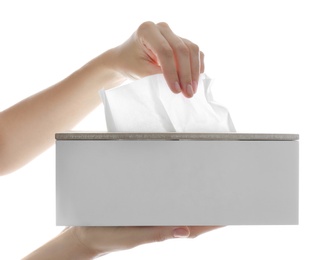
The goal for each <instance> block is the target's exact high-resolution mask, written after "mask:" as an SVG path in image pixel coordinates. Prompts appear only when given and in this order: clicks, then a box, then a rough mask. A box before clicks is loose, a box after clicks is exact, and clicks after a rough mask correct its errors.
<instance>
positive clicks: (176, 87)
mask: <svg viewBox="0 0 332 260" xmlns="http://www.w3.org/2000/svg"><path fill="white" fill-rule="evenodd" d="M174 88H175V91H176V92H177V93H180V92H181V87H180V84H179V82H177V81H176V82H175V83H174Z"/></svg>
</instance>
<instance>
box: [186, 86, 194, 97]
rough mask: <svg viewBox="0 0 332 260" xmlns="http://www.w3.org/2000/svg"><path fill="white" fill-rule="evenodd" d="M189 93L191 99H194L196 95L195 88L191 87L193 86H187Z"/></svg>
mask: <svg viewBox="0 0 332 260" xmlns="http://www.w3.org/2000/svg"><path fill="white" fill-rule="evenodd" d="M187 93H188V95H189V97H192V96H193V95H194V91H193V87H192V86H191V84H188V85H187Z"/></svg>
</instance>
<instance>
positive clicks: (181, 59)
mask: <svg viewBox="0 0 332 260" xmlns="http://www.w3.org/2000/svg"><path fill="white" fill-rule="evenodd" d="M112 51H113V52H114V53H115V62H113V66H115V70H117V71H118V72H120V73H121V74H122V75H124V76H126V77H130V78H138V77H144V76H148V75H152V74H157V73H163V74H164V77H165V79H166V81H167V83H168V85H169V87H170V89H171V90H172V91H173V92H174V93H180V92H182V93H183V94H184V95H185V96H186V97H192V96H193V95H194V93H195V92H196V91H197V85H198V78H199V74H200V73H201V72H203V71H204V61H203V58H204V55H203V53H202V52H201V51H200V50H199V48H198V46H197V45H196V44H194V43H192V42H191V41H189V40H187V39H184V38H181V37H179V36H177V35H175V34H174V33H173V32H172V30H171V29H170V27H169V26H168V25H167V24H166V23H158V24H154V23H152V22H145V23H143V24H141V25H140V26H139V28H138V29H137V31H136V32H134V34H133V35H132V36H131V37H130V38H129V39H128V40H127V41H126V42H125V43H123V44H122V45H120V46H118V47H117V48H115V49H112Z"/></svg>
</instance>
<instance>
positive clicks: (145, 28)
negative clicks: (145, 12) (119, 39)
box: [137, 21, 155, 34]
mask: <svg viewBox="0 0 332 260" xmlns="http://www.w3.org/2000/svg"><path fill="white" fill-rule="evenodd" d="M154 26H155V23H154V22H151V21H147V22H144V23H142V24H141V25H140V26H139V27H138V29H137V32H138V33H139V34H144V33H146V32H147V31H149V30H151V28H152V27H154Z"/></svg>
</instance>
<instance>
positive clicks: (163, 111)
mask: <svg viewBox="0 0 332 260" xmlns="http://www.w3.org/2000/svg"><path fill="white" fill-rule="evenodd" d="M211 82H212V80H211V79H210V78H208V77H207V76H206V75H205V74H201V75H200V79H199V83H198V89H197V93H196V94H195V95H194V96H193V97H192V98H186V97H184V96H183V95H182V94H174V93H173V92H172V91H171V90H170V89H169V87H168V85H167V83H166V81H165V79H164V76H163V75H162V74H157V75H152V76H148V77H145V78H142V79H140V80H137V81H134V82H132V83H129V84H126V85H122V86H119V87H116V88H112V89H108V90H101V91H100V96H101V98H102V100H103V103H104V107H105V116H106V124H107V129H108V131H109V132H210V133H211V132H235V128H234V125H233V123H232V120H231V117H230V115H229V112H228V111H227V109H226V108H225V107H223V106H221V105H219V104H218V103H216V102H215V101H214V100H213V96H212V92H211Z"/></svg>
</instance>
